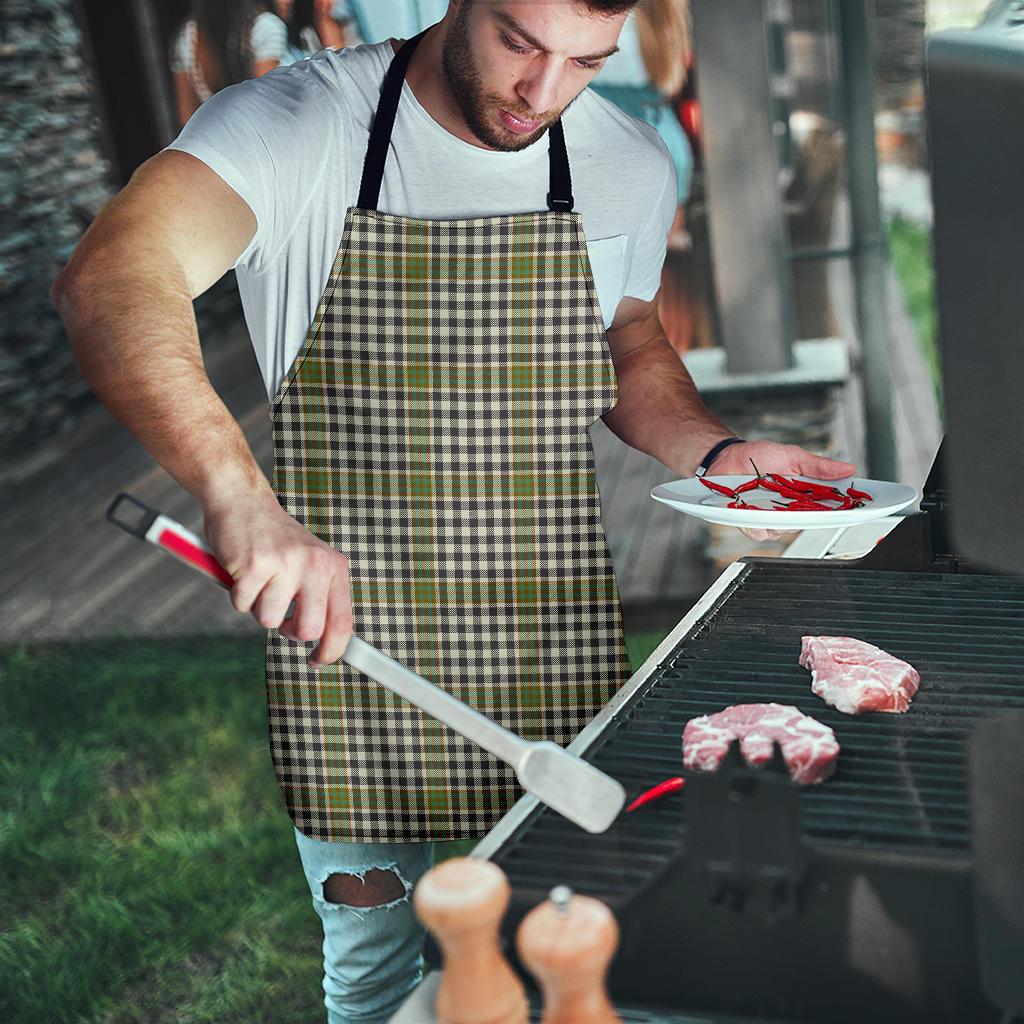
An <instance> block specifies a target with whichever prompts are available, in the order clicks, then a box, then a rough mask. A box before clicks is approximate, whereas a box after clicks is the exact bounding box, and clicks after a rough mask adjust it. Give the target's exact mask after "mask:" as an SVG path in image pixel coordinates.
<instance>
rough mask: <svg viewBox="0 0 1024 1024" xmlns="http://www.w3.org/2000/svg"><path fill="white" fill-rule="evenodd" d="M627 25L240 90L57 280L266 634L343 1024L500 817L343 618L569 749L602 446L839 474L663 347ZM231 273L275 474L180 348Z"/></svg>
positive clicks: (390, 968)
mask: <svg viewBox="0 0 1024 1024" xmlns="http://www.w3.org/2000/svg"><path fill="white" fill-rule="evenodd" d="M631 6H632V4H631V3H630V2H628V0H586V2H583V0H551V2H550V3H544V4H538V3H535V2H528V0H495V2H477V3H471V2H469V0H450V3H449V8H448V11H447V13H446V15H445V17H444V19H443V20H442V21H441V22H440V23H438V24H437V25H434V26H433V27H431V28H430V29H429V30H427V31H426V32H425V33H424V34H422V35H421V36H418V37H415V38H413V39H411V40H409V41H407V42H406V43H405V44H404V45H401V46H399V44H398V42H397V41H394V40H392V41H389V42H386V43H381V44H377V45H374V46H366V47H359V48H356V49H351V50H347V51H344V52H342V53H325V54H322V55H320V56H319V57H317V58H316V59H314V60H311V61H304V62H302V63H300V64H298V65H295V66H294V67H292V68H287V69H283V70H281V71H278V72H275V73H273V74H271V75H268V76H266V77H265V78H262V79H260V80H258V81H256V82H250V83H245V84H243V85H240V86H237V87H235V88H232V89H229V90H226V91H224V92H223V93H220V94H218V95H217V96H215V97H214V98H213V99H212V100H211V101H210V102H209V103H208V104H206V105H204V106H203V107H202V108H201V109H200V111H199V112H198V113H197V115H196V116H195V117H194V118H193V119H192V121H191V122H190V123H189V125H188V127H187V128H186V130H185V131H184V132H183V133H182V135H181V137H180V138H179V139H178V140H177V141H176V142H175V143H174V145H173V146H172V147H171V148H170V149H168V150H167V151H164V152H163V153H160V154H158V155H157V156H156V157H154V158H153V159H152V160H150V161H149V162H148V163H147V164H146V165H144V166H143V167H142V168H140V170H139V171H138V172H137V173H136V175H135V176H134V177H133V179H132V181H131V182H130V183H129V185H128V186H127V187H126V188H125V189H124V190H123V191H122V192H121V193H120V194H119V195H118V196H117V197H115V198H114V200H113V201H112V202H111V203H110V204H109V205H108V207H107V208H106V209H105V210H104V211H103V213H102V214H101V215H100V217H99V218H98V219H97V221H96V223H95V224H94V225H93V226H92V227H91V228H90V230H89V232H88V233H87V234H86V236H85V238H84V239H83V241H82V243H81V244H80V246H79V248H78V250H77V251H76V252H75V254H74V256H73V257H72V260H71V262H70V264H69V266H68V268H67V269H66V270H65V272H64V273H63V274H62V275H61V277H60V278H59V279H58V281H57V282H56V284H55V288H54V299H55V302H56V304H57V306H58V308H60V309H61V311H62V313H63V315H64V318H65V322H66V324H67V327H68V331H69V335H70V337H71V341H72V345H73V348H74V351H75V355H76V358H77V360H78V363H79V365H80V367H81V369H82V372H83V373H84V374H85V376H86V377H87V379H88V380H89V382H90V384H91V385H92V387H93V389H94V391H95V392H96V393H97V395H98V396H99V397H100V398H101V400H102V401H104V402H105V404H106V405H107V406H108V407H109V408H110V409H111V411H112V412H113V413H114V414H115V415H116V416H117V417H118V418H120V419H121V420H122V421H123V422H124V423H125V424H126V425H127V426H128V427H129V428H130V429H131V430H132V431H133V432H134V433H135V434H136V435H137V436H138V437H139V439H140V441H141V442H142V443H143V444H144V445H145V446H146V447H147V449H148V450H149V451H150V452H151V453H152V454H153V456H154V458H156V459H157V460H158V461H159V462H160V463H161V464H162V465H163V466H164V467H165V468H166V469H167V470H168V472H170V473H171V474H172V475H173V476H174V477H175V478H176V479H177V480H178V481H179V482H180V483H181V484H182V485H183V486H184V487H185V488H186V489H187V490H188V491H189V492H190V493H192V494H193V495H194V496H195V497H196V498H197V499H198V500H199V501H200V503H201V504H202V508H203V516H204V531H205V534H206V537H207V539H208V541H209V542H210V544H211V546H212V547H213V549H214V551H215V553H216V554H217V557H218V558H219V560H220V561H221V563H222V564H223V565H224V566H225V567H226V568H227V570H228V571H229V572H230V573H231V575H232V576H233V577H234V580H235V583H234V586H233V588H232V591H231V599H232V602H233V604H234V606H235V608H236V609H237V610H238V611H240V612H251V613H252V614H253V615H254V616H255V617H256V619H257V620H258V621H259V622H260V623H261V625H263V626H264V627H266V628H267V630H268V636H267V693H268V705H269V712H270V733H271V746H272V752H273V756H274V766H275V771H276V773H277V778H278V782H279V785H280V787H281V790H282V794H283V796H284V799H285V803H286V806H287V808H288V811H289V814H290V816H291V818H292V821H293V824H294V826H295V835H296V842H297V844H298V847H299V852H300V856H301V859H302V863H303V867H304V870H305V873H306V877H307V880H308V882H309V885H310V889H311V892H312V894H313V900H314V906H315V908H316V910H317V913H318V914H319V915H320V917H321V920H322V922H323V925H324V931H325V942H324V966H325V978H324V989H325V992H326V998H325V1003H326V1005H327V1007H328V1019H329V1021H332V1022H335V1024H336V1022H340V1021H348V1020H360V1021H367V1020H379V1019H386V1018H387V1016H388V1015H389V1014H390V1013H391V1012H392V1011H393V1010H394V1008H395V1007H396V1006H397V1005H398V1004H399V1003H400V1002H401V1001H402V999H403V998H404V997H405V995H406V994H407V992H408V991H409V989H410V988H411V987H412V985H414V984H415V982H416V980H417V970H418V964H417V956H418V953H419V949H420V945H421V941H422V932H421V931H420V930H419V929H418V928H417V926H416V923H415V920H414V918H413V916H412V913H411V910H410V907H409V901H408V893H409V891H410V890H411V888H412V886H413V885H414V883H415V881H416V880H417V878H418V877H419V876H420V875H421V874H422V873H423V871H425V870H426V869H427V867H428V866H429V864H430V860H431V842H432V841H434V840H438V839H456V838H470V837H478V836H480V835H482V834H483V833H484V832H485V831H486V830H487V829H488V828H489V827H490V826H491V825H493V824H494V822H495V821H496V820H497V819H498V818H499V817H500V816H501V815H502V814H503V813H504V812H505V811H506V810H507V809H508V807H509V806H510V805H511V803H512V802H513V801H514V800H515V799H516V797H517V796H518V794H519V791H518V789H517V787H516V785H515V780H514V776H513V774H512V772H511V770H510V769H508V768H507V766H505V765H504V764H503V763H501V762H499V761H497V759H495V758H493V757H491V756H490V755H486V754H484V753H482V752H481V751H480V750H478V749H476V748H474V747H473V745H471V744H469V743H468V742H466V741H463V740H462V739H461V738H460V737H458V736H456V735H455V734H454V733H452V732H451V731H450V730H448V729H446V728H444V727H442V726H440V725H439V724H438V723H436V722H434V721H432V720H430V719H428V718H426V717H425V716H423V715H422V714H420V713H419V712H418V711H417V710H416V709H414V708H410V707H409V706H408V705H404V704H403V702H401V701H400V700H398V699H397V698H394V697H393V696H391V695H390V694H389V693H388V692H387V691H385V690H384V689H383V688H381V687H378V686H377V685H376V684H373V683H372V682H371V681H370V680H368V679H367V678H366V677H365V676H363V675H362V674H361V673H359V672H357V671H356V670H354V669H352V668H350V667H349V666H348V665H346V664H345V663H344V662H340V661H339V660H338V659H339V658H340V656H341V654H342V653H343V652H344V650H345V646H346V644H347V643H348V640H349V637H350V636H351V634H352V631H353V610H355V616H356V618H355V626H356V627H357V628H358V631H359V633H360V635H361V636H362V637H364V638H365V639H366V640H368V641H369V642H370V643H372V644H374V645H375V646H377V647H380V648H381V649H383V650H385V651H386V652H387V653H388V654H390V655H391V656H392V657H394V658H396V660H399V661H401V662H403V663H405V664H407V665H409V666H410V667H412V668H414V669H415V670H416V671H418V672H419V673H420V674H422V675H425V676H427V677H428V678H430V679H431V680H432V681H434V682H435V683H437V684H438V685H440V686H443V687H444V688H445V689H447V690H449V691H450V692H452V693H454V694H456V695H457V696H458V697H460V698H461V699H464V700H466V701H468V702H469V703H471V704H473V705H474V706H475V707H477V708H478V709H480V710H481V711H483V712H484V713H485V714H488V715H490V716H491V717H494V718H496V719H497V720H498V721H500V722H501V723H502V724H504V725H506V726H507V727H509V728H512V729H514V730H515V731H517V732H519V733H521V734H524V735H527V736H529V737H530V738H533V739H539V738H547V739H552V740H555V741H556V742H559V743H563V744H564V743H567V742H568V741H569V740H570V739H571V738H572V737H573V736H575V735H576V734H577V733H578V732H579V731H580V729H582V727H583V726H584V725H585V724H586V722H587V721H589V720H590V719H591V718H592V717H593V716H594V714H595V713H596V712H597V710H598V709H599V708H600V707H601V706H602V705H603V704H604V703H605V702H606V701H607V700H608V699H609V698H610V697H611V695H612V694H613V693H614V692H615V691H616V689H618V688H619V687H620V686H621V685H622V684H623V683H624V682H625V680H626V678H627V676H628V675H629V664H628V661H627V658H626V654H625V649H624V644H623V638H622V624H621V615H620V609H619V602H618V594H617V591H616V589H615V581H614V576H613V573H612V567H611V560H610V558H609V555H608V549H607V545H606V543H605V539H604V534H603V530H602V527H601V519H600V502H599V495H598V492H597V487H596V481H595V478H594V467H593V458H592V452H591V450H590V444H589V438H588V437H587V434H586V428H587V425H588V424H589V423H591V422H593V420H594V419H596V418H597V416H602V418H603V419H604V421H605V422H606V423H607V424H608V426H609V427H610V428H611V429H612V430H614V431H615V432H616V433H617V434H618V435H619V436H620V437H621V438H622V439H623V440H624V441H626V442H627V443H629V444H631V445H633V446H634V447H636V448H639V449H640V450H642V451H645V452H648V453H650V454H651V455H653V456H655V457H656V458H658V459H660V460H661V461H662V462H663V463H664V464H665V465H666V466H668V467H670V468H671V469H672V470H673V471H674V472H676V473H677V474H678V475H679V476H692V475H693V474H694V472H695V471H696V470H697V469H698V467H700V466H701V465H702V464H703V466H704V468H707V467H708V466H710V465H711V464H712V463H713V465H714V471H715V472H716V473H733V472H735V473H746V472H748V471H749V468H750V462H749V459H750V458H751V457H753V458H754V459H755V460H756V461H757V463H758V465H759V467H760V468H761V469H762V470H774V471H779V472H795V473H802V474H806V475H809V476H814V477H823V478H838V477H841V476H844V475H847V474H849V473H852V471H853V467H852V466H850V465H848V464H845V463H836V462H831V461H829V460H826V459H822V458H819V457H817V456H815V455H812V454H810V453H808V452H805V451H803V450H801V449H798V448H794V447H791V446H784V445H778V444H773V443H770V442H758V443H748V442H741V441H739V440H737V439H735V438H733V437H732V434H731V432H730V431H729V430H728V428H726V427H725V426H724V425H723V424H721V423H719V422H718V421H717V420H716V419H715V418H714V417H712V416H711V415H710V413H709V412H708V411H707V409H706V408H705V407H704V406H703V404H702V403H701V401H700V398H699V396H698V395H697V393H696V391H695V389H694V387H693V383H692V381H691V380H690V378H689V376H688V375H687V373H686V371H685V369H684V367H683V366H682V364H681V363H680V361H679V359H678V357H677V356H676V355H675V354H674V353H673V351H672V348H671V346H670V345H669V344H668V341H667V340H666V338H665V336H664V332H663V331H662V329H661V326H660V324H659V321H658V315H657V289H658V283H659V274H660V268H661V264H662V261H663V258H664V252H665V238H666V235H667V232H668V228H669V225H670V223H671V220H672V214H673V212H674V209H675V204H676V184H675V181H674V173H673V169H672V164H671V161H670V159H669V157H668V154H667V152H666V150H665V148H664V146H663V145H662V144H661V143H660V141H659V140H658V137H657V135H656V133H655V132H654V130H653V129H651V128H650V127H649V126H647V125H645V124H642V123H641V122H638V121H635V120H633V119H632V118H629V117H626V116H625V115H624V114H622V113H621V112H620V111H618V110H617V108H615V107H613V106H612V105H611V104H609V103H607V102H606V101H604V100H601V99H600V98H599V97H597V96H596V95H595V94H593V93H591V92H590V91H589V90H586V89H585V87H586V85H587V83H588V82H589V81H590V79H591V78H592V77H593V76H594V75H595V74H596V72H597V71H598V70H599V68H600V67H601V64H602V62H603V61H604V60H605V58H606V57H607V56H608V55H609V54H611V53H612V52H614V51H615V49H616V40H617V39H618V35H619V31H620V29H621V26H622V23H623V21H624V19H625V17H626V14H627V12H628V10H629V8H630V7H631ZM371 125H372V132H371ZM339 235H340V239H341V241H340V245H339V242H338V239H339ZM231 267H234V268H235V269H236V272H237V275H238V281H239V289H240V292H241V295H242V299H243V305H244V309H245V315H246V320H247V323H248V325H249V329H250V332H251V334H252V337H253V342H254V345H255V347H256V351H257V357H258V360H259V362H260V367H261V370H262V372H263V374H264V378H265V381H266V384H267V390H268V395H269V396H270V398H271V417H272V419H273V421H274V449H275V458H274V474H273V481H272V482H271V483H268V481H267V480H266V479H265V477H264V476H263V474H262V473H261V472H260V470H259V467H258V466H257V464H256V463H255V461H254V460H253V457H252V454H251V452H250V451H249V448H248V446H247V444H246V442H245V439H244V437H243V435H242V433H241V431H240V430H239V428H238V426H237V424H236V423H235V422H234V420H233V419H232V418H231V416H230V415H229V414H228V412H227V411H226V409H225V408H224V406H223V405H222V403H221V402H220V401H219V399H218V398H217V396H216V394H215V393H214V392H213V390H212V389H211V387H210V384H209V381H208V380H207V378H206V376H205V373H204V372H203V366H202V358H201V353H200V348H199V344H198V339H197V336H196V326H195V320H194V317H193V313H192V305H191V303H192V299H193V298H194V297H195V296H197V295H199V294H201V293H202V292H203V291H204V290H205V289H206V288H207V287H209V285H210V284H212V283H213V282H214V281H215V280H216V279H217V278H219V277H220V276H221V275H222V274H223V273H224V272H225V271H227V270H228V269H229V268H231ZM292 599H294V600H295V603H296V609H295V612H294V614H293V615H291V616H289V617H287V618H286V617H285V613H286V610H287V608H288V606H289V603H290V602H291V601H292ZM307 662H308V663H307Z"/></svg>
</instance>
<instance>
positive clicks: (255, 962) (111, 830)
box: [0, 635, 662, 1024]
mask: <svg viewBox="0 0 1024 1024" xmlns="http://www.w3.org/2000/svg"><path fill="white" fill-rule="evenodd" d="M661 639H662V636H661V635H657V636H643V637H634V638H630V639H629V641H628V647H629V651H630V657H631V659H632V661H633V664H634V666H639V665H640V664H641V663H642V662H643V660H644V659H645V658H646V657H647V655H648V654H649V653H650V652H651V651H652V650H653V649H654V647H655V646H657V644H658V643H659V642H660V641H661ZM263 673H264V666H263V645H262V643H261V642H260V640H259V638H256V639H255V640H254V639H253V638H251V637H248V638H241V639H236V638H216V637H201V638H197V639H196V640H194V641H187V640H185V641H183V640H176V641H173V642H167V641H158V640H131V641H116V640H113V641H98V642H92V643H79V644H73V645H52V646H50V645H48V646H45V647H42V646H41V647H27V646H20V647H16V648H13V649H8V650H4V651H0V708H2V709H3V710H2V715H0V787H2V789H0V791H2V793H3V801H2V803H0V867H2V870H0V1020H2V1021H4V1022H5V1024H46V1022H51V1021H52V1022H60V1024H71V1022H76V1024H85V1022H89V1024H142V1022H146V1024H157V1022H168V1024H170V1022H174V1024H179V1022H181V1024H185V1022H188V1024H213V1022H217V1024H226V1022H234V1021H239V1022H241V1021H244V1022H246V1024H259V1022H268V1024H269V1022H274V1024H288V1022H295V1024H299V1022H302V1024H311V1022H314V1021H320V1020H322V1019H323V1013H324V1011H323V1006H322V992H321V989H320V983H321V959H320V958H321V953H320V943H321V941H322V932H321V930H320V922H319V919H318V918H317V917H316V916H315V914H314V912H313V909H312V905H311V903H310V898H309V890H308V888H307V886H306V882H305V879H304V877H303V875H302V870H301V866H300V863H299V859H298V852H297V850H296V848H295V842H294V839H293V833H292V828H291V823H290V821H289V819H288V815H287V812H286V811H285V809H284V805H283V803H282V801H281V797H280V795H279V793H278V789H277V784H276V781H275V779H274V774H273V765H272V763H271V757H270V750H269V746H268V743H267V720H266V695H265V690H264V675H263ZM472 845H473V843H472V842H465V843H452V844H444V846H443V847H441V848H440V850H439V858H443V857H444V856H451V855H453V854H455V853H463V852H466V851H467V850H468V849H469V848H470V847H472Z"/></svg>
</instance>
